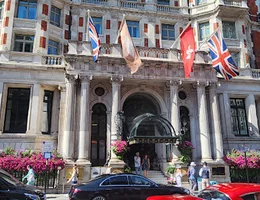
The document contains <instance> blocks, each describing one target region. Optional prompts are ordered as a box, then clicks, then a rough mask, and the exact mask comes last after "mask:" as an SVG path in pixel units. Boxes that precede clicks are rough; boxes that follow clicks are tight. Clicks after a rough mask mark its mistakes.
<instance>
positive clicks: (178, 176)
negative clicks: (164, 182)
mask: <svg viewBox="0 0 260 200" xmlns="http://www.w3.org/2000/svg"><path fill="white" fill-rule="evenodd" d="M175 168H176V170H175V173H174V178H175V181H176V186H177V187H181V179H182V173H181V166H180V165H176V167H175Z"/></svg>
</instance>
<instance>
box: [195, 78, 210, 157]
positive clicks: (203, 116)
mask: <svg viewBox="0 0 260 200" xmlns="http://www.w3.org/2000/svg"><path fill="white" fill-rule="evenodd" d="M205 86H206V85H205V83H200V82H198V84H197V96H198V111H199V128H200V143H201V159H202V160H203V161H211V160H212V157H211V145H210V133H209V121H208V110H207V104H206V94H205Z"/></svg>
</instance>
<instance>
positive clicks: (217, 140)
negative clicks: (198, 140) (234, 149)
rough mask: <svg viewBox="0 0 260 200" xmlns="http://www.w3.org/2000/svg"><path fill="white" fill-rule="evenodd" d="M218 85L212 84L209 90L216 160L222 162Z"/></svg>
mask: <svg viewBox="0 0 260 200" xmlns="http://www.w3.org/2000/svg"><path fill="white" fill-rule="evenodd" d="M216 89H217V85H216V83H212V84H211V86H210V90H209V96H210V100H209V102H210V104H211V105H210V107H211V109H210V110H211V125H212V131H213V138H214V149H215V151H216V152H215V158H216V160H217V161H222V157H223V139H222V133H221V123H220V117H219V108H218V99H217V91H216Z"/></svg>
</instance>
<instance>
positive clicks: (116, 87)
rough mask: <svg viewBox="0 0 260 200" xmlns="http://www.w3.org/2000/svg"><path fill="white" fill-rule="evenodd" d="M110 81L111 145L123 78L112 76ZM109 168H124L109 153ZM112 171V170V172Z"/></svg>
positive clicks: (114, 137)
mask: <svg viewBox="0 0 260 200" xmlns="http://www.w3.org/2000/svg"><path fill="white" fill-rule="evenodd" d="M111 81H112V102H111V105H112V112H111V143H112V142H113V141H116V140H117V139H119V138H118V135H117V126H116V121H115V120H116V117H117V113H118V111H120V86H121V82H122V81H123V77H122V76H120V75H113V76H112V77H111ZM109 166H111V167H112V168H114V169H122V168H123V167H124V162H123V161H121V160H119V159H117V158H116V155H115V154H114V153H113V152H112V151H111V159H110V161H109ZM112 171H113V170H112Z"/></svg>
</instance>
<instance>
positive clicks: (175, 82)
mask: <svg viewBox="0 0 260 200" xmlns="http://www.w3.org/2000/svg"><path fill="white" fill-rule="evenodd" d="M165 84H166V87H171V86H179V85H181V84H182V80H181V79H180V80H168V81H166V83H165Z"/></svg>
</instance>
